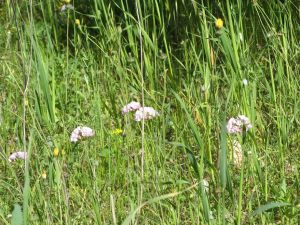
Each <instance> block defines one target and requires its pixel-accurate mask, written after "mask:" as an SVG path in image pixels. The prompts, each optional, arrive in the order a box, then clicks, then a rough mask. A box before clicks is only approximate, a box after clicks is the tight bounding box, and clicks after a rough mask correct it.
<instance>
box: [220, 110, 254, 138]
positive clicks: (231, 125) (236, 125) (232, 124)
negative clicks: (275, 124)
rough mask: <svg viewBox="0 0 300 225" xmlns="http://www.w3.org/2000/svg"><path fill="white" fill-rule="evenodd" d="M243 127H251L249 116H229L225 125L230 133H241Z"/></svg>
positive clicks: (246, 128)
mask: <svg viewBox="0 0 300 225" xmlns="http://www.w3.org/2000/svg"><path fill="white" fill-rule="evenodd" d="M244 127H245V130H246V131H248V130H249V129H250V128H252V124H251V122H250V120H249V118H248V117H246V116H244V115H239V116H237V117H236V118H230V119H229V121H228V123H227V126H226V128H227V132H228V133H230V134H235V133H242V132H243V128H244Z"/></svg>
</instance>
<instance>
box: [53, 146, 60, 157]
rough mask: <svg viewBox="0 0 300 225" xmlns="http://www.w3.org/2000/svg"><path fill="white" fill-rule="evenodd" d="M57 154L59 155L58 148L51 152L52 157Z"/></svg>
mask: <svg viewBox="0 0 300 225" xmlns="http://www.w3.org/2000/svg"><path fill="white" fill-rule="evenodd" d="M58 154H59V149H58V148H54V150H53V155H54V157H57V156H58Z"/></svg>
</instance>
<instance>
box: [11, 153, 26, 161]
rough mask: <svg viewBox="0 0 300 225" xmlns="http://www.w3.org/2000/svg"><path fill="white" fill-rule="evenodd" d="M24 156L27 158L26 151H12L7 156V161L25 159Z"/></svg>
mask: <svg viewBox="0 0 300 225" xmlns="http://www.w3.org/2000/svg"><path fill="white" fill-rule="evenodd" d="M26 158H27V152H14V153H12V154H11V155H10V156H9V158H8V161H9V162H13V161H15V160H16V159H23V160H26Z"/></svg>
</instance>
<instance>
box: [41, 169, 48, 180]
mask: <svg viewBox="0 0 300 225" xmlns="http://www.w3.org/2000/svg"><path fill="white" fill-rule="evenodd" d="M42 178H43V179H46V178H47V173H46V171H45V170H44V171H43V173H42Z"/></svg>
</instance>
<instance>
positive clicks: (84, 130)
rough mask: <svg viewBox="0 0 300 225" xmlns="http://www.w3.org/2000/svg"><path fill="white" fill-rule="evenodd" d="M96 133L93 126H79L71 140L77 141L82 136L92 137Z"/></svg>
mask: <svg viewBox="0 0 300 225" xmlns="http://www.w3.org/2000/svg"><path fill="white" fill-rule="evenodd" d="M94 135H95V132H94V131H93V129H92V128H89V127H80V126H79V127H77V128H75V129H74V130H73V132H72V134H71V137H70V139H71V142H77V141H79V140H80V139H82V138H85V137H92V136H94Z"/></svg>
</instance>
